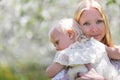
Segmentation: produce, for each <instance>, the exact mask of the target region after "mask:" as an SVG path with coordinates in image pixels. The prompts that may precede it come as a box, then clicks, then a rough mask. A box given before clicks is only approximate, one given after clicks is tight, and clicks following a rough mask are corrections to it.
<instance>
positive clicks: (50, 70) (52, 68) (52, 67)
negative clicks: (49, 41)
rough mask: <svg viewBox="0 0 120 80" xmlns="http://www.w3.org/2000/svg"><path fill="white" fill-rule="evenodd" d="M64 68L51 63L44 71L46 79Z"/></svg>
mask: <svg viewBox="0 0 120 80" xmlns="http://www.w3.org/2000/svg"><path fill="white" fill-rule="evenodd" d="M63 68H64V66H63V65H61V64H59V63H56V62H55V63H53V64H51V65H50V66H49V67H48V68H47V69H46V74H47V76H48V77H50V78H52V77H54V76H55V75H56V74H57V73H58V72H60V71H61V70H62V69H63Z"/></svg>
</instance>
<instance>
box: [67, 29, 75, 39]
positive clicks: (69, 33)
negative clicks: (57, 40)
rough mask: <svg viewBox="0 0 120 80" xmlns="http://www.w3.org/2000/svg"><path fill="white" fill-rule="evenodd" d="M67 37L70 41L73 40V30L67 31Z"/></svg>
mask: <svg viewBox="0 0 120 80" xmlns="http://www.w3.org/2000/svg"><path fill="white" fill-rule="evenodd" d="M68 36H69V38H70V39H73V38H74V36H75V33H74V31H73V30H68Z"/></svg>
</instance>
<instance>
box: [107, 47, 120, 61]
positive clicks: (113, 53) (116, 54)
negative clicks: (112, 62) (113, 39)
mask: <svg viewBox="0 0 120 80" xmlns="http://www.w3.org/2000/svg"><path fill="white" fill-rule="evenodd" d="M106 51H107V53H108V56H109V58H111V59H120V46H115V47H107V46H106Z"/></svg>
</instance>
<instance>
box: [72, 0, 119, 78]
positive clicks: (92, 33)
mask: <svg viewBox="0 0 120 80" xmlns="http://www.w3.org/2000/svg"><path fill="white" fill-rule="evenodd" d="M74 19H75V20H76V21H77V22H78V23H79V24H80V25H81V29H82V30H83V33H84V34H85V35H86V36H87V37H94V38H95V39H97V40H98V41H100V42H102V43H104V44H105V45H106V46H108V47H107V53H108V56H109V58H110V60H111V63H112V64H113V65H114V66H115V68H116V69H118V70H119V71H120V47H119V48H118V47H117V46H115V45H114V44H113V41H112V38H111V34H110V29H109V25H108V21H107V19H106V16H105V14H104V12H103V10H102V7H101V5H100V4H99V3H98V2H97V1H95V0H83V1H82V2H80V4H79V5H78V7H77V10H76V12H75V14H74ZM110 48H112V50H111V49H110ZM80 76H81V77H79V78H77V79H78V80H79V79H80V80H91V79H92V80H104V78H103V77H102V76H100V75H98V74H97V72H96V71H94V70H90V71H89V72H88V73H86V74H80Z"/></svg>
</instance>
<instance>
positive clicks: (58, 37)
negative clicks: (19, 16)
mask: <svg viewBox="0 0 120 80" xmlns="http://www.w3.org/2000/svg"><path fill="white" fill-rule="evenodd" d="M51 42H52V43H53V45H54V46H55V48H56V50H57V51H60V50H63V49H65V48H67V47H68V46H69V45H71V44H72V43H73V42H72V41H71V39H70V37H69V35H67V34H65V33H62V32H58V31H54V32H53V33H52V35H51Z"/></svg>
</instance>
